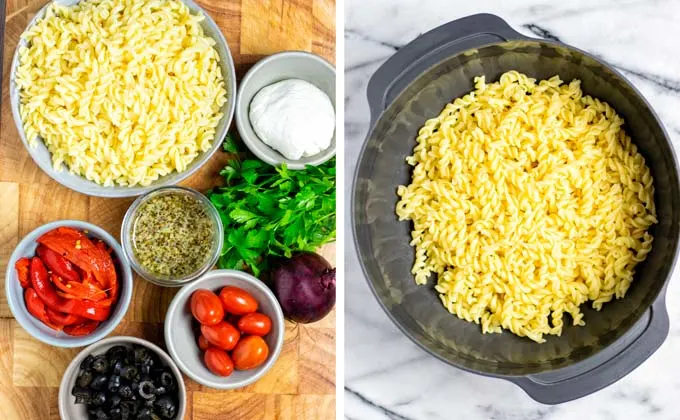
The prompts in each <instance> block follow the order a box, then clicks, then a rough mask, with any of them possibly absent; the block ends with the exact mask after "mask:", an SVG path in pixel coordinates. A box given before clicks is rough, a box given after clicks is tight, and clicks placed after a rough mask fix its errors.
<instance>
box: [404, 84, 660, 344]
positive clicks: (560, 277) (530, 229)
mask: <svg viewBox="0 0 680 420" xmlns="http://www.w3.org/2000/svg"><path fill="white" fill-rule="evenodd" d="M623 124H624V121H623V119H622V118H621V117H620V116H619V115H617V114H616V112H615V111H614V109H612V108H611V107H610V106H609V105H608V104H607V103H605V102H602V101H600V100H598V99H596V98H592V97H590V96H584V95H583V92H582V91H581V88H580V81H579V80H573V81H571V82H570V83H568V84H566V83H563V82H562V81H561V80H560V78H559V77H558V76H554V77H552V78H550V79H548V80H542V81H540V82H537V81H536V80H535V79H532V78H529V77H527V76H526V75H524V74H520V73H518V72H516V71H510V72H507V73H505V74H503V75H502V76H501V78H500V81H499V82H496V83H491V84H487V83H485V80H484V77H477V78H475V90H474V91H473V92H471V93H469V94H467V95H465V96H463V97H462V98H458V99H456V100H454V101H453V103H451V104H448V105H447V106H446V107H445V108H444V110H443V111H442V112H441V114H440V115H439V116H438V117H436V118H433V119H430V120H428V121H427V122H426V123H425V125H424V126H423V127H422V128H421V129H420V131H419V133H418V138H417V145H416V147H415V148H414V150H413V155H412V156H409V157H408V158H407V159H406V160H407V162H408V164H409V165H412V166H413V175H412V180H411V183H410V184H409V185H407V186H399V187H398V191H397V193H398V195H399V197H400V201H399V202H398V203H397V207H396V213H397V215H398V216H399V219H400V220H411V221H413V231H412V241H411V245H412V246H414V247H415V263H414V264H413V270H412V272H413V274H414V276H415V280H416V282H417V283H418V284H425V283H426V282H427V280H428V278H429V276H430V275H431V274H436V275H437V285H436V286H435V289H436V291H437V292H438V293H439V295H440V298H441V301H442V303H443V304H444V306H445V307H446V309H447V310H448V311H449V312H451V313H452V314H455V315H456V316H458V317H459V318H461V319H464V320H466V321H469V322H475V323H478V324H481V328H482V331H483V332H484V333H498V332H501V330H502V329H507V330H510V331H511V332H512V333H514V334H517V335H519V336H526V337H528V338H530V339H532V340H534V341H537V342H544V341H545V338H544V335H546V334H553V335H560V334H561V332H562V327H563V325H564V315H565V314H569V315H570V316H571V319H572V322H573V324H574V325H584V324H585V322H584V320H583V314H582V312H581V311H580V310H579V306H580V305H582V304H584V303H585V302H587V301H592V307H593V308H595V309H597V310H600V309H601V308H602V305H603V304H604V303H606V302H609V301H610V300H612V299H613V298H622V297H624V295H625V294H626V291H627V290H628V287H629V286H630V284H631V282H632V281H633V274H634V272H635V265H636V264H637V263H639V262H641V261H643V260H644V259H645V257H646V255H647V254H648V253H649V252H650V251H651V249H652V236H651V235H650V233H649V232H648V228H649V227H650V226H651V225H652V224H654V223H656V222H657V219H656V211H655V208H654V186H653V180H652V176H651V174H650V171H649V168H648V167H647V166H646V164H645V160H644V158H643V157H642V155H640V153H638V151H637V147H636V146H635V144H633V142H632V141H631V139H630V137H629V136H628V135H627V134H626V133H625V131H624V130H623Z"/></svg>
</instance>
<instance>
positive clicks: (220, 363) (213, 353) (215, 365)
mask: <svg viewBox="0 0 680 420" xmlns="http://www.w3.org/2000/svg"><path fill="white" fill-rule="evenodd" d="M203 360H204V361H205V365H206V366H208V369H210V371H211V372H212V373H214V374H215V375H219V376H229V375H231V373H232V372H233V371H234V362H232V361H231V358H230V357H229V355H228V354H227V352H226V351H224V350H222V349H218V348H217V347H210V348H209V349H208V350H206V351H205V354H204V355H203Z"/></svg>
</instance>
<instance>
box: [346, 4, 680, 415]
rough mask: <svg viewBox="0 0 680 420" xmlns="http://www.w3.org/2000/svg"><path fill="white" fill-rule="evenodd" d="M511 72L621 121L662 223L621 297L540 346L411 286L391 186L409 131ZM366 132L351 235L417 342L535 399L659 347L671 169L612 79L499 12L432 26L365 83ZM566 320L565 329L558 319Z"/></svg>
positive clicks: (403, 171)
mask: <svg viewBox="0 0 680 420" xmlns="http://www.w3.org/2000/svg"><path fill="white" fill-rule="evenodd" d="M509 70H518V71H520V72H522V73H525V74H527V75H529V76H530V77H535V78H537V79H547V78H549V77H551V76H553V75H556V74H558V75H560V77H561V78H562V79H563V80H565V81H567V82H568V81H570V80H572V79H575V78H578V79H580V80H581V81H582V88H583V90H584V92H585V93H587V94H589V95H593V96H594V97H597V98H600V99H603V100H605V101H607V102H608V103H609V104H610V105H612V106H613V107H614V108H615V109H616V110H617V112H618V113H619V114H620V115H622V116H623V118H625V121H626V130H627V132H628V133H629V134H630V135H631V137H632V138H633V141H634V142H635V144H636V145H637V146H638V149H639V151H640V152H641V153H642V154H643V156H644V157H645V159H646V161H647V164H648V166H649V167H650V169H651V171H652V175H653V176H654V186H655V188H656V194H655V202H656V208H657V212H658V219H659V223H658V224H657V225H655V226H654V227H653V228H652V232H651V233H652V234H653V235H654V244H653V249H652V252H651V253H650V254H649V255H648V257H647V260H646V261H645V262H644V263H642V264H640V265H639V266H638V267H637V270H636V277H635V281H634V282H633V284H632V286H631V287H630V289H629V291H628V293H627V295H626V297H625V299H620V300H615V301H613V302H610V303H608V304H606V305H605V306H604V308H603V309H602V311H601V312H597V311H595V310H593V309H591V308H590V306H589V305H583V306H582V307H581V309H582V311H583V312H584V320H585V321H586V325H585V326H584V327H572V326H568V327H565V329H564V331H563V333H562V336H561V337H553V336H550V337H548V338H547V342H546V343H543V344H537V343H535V342H533V341H531V340H529V339H527V338H520V337H517V336H515V335H513V334H511V333H509V332H504V333H503V334H482V333H481V329H480V327H479V325H476V324H473V323H469V322H465V321H463V320H460V319H458V318H457V317H455V316H454V315H451V314H450V313H448V312H447V311H446V309H445V308H444V307H443V305H442V304H441V302H440V300H439V298H438V296H437V293H436V291H435V290H434V287H433V286H434V283H435V282H434V281H430V283H429V284H428V285H427V286H417V285H416V284H415V281H414V279H413V275H411V274H410V270H411V265H412V263H413V259H414V252H413V249H412V248H411V246H409V240H410V230H411V224H410V223H407V222H399V221H398V220H397V217H396V216H395V204H396V202H397V198H398V197H397V194H396V189H397V186H398V185H405V184H408V183H409V182H410V175H411V173H410V169H409V166H408V165H406V163H405V162H404V158H405V157H406V156H408V155H410V154H411V153H412V150H413V147H414V146H415V144H416V142H415V139H416V134H417V131H418V129H419V128H420V127H421V126H422V125H423V124H424V123H425V121H426V120H427V119H428V118H431V117H433V116H435V115H438V114H439V112H440V111H441V110H442V109H443V107H444V106H445V105H446V104H447V103H449V102H450V101H451V100H453V99H454V98H457V97H460V96H462V95H464V94H465V93H467V92H469V91H471V90H473V84H472V79H473V77H474V76H478V75H482V74H483V75H485V76H486V80H487V81H495V80H498V78H499V77H500V75H501V74H503V73H504V72H506V71H509ZM368 101H369V105H370V111H371V131H370V133H369V134H368V137H367V139H366V141H365V143H364V145H363V149H362V151H361V154H360V157H359V163H358V166H357V170H356V173H355V178H354V185H353V195H352V217H353V231H354V240H355V245H356V248H357V252H358V254H359V260H360V261H361V265H362V269H363V271H364V274H365V277H366V279H367V281H368V284H369V285H370V287H371V289H372V290H373V293H374V294H375V296H376V298H377V299H378V302H380V304H381V305H382V307H383V309H384V310H385V311H386V312H387V314H388V315H389V317H390V318H391V319H392V320H393V321H394V323H395V324H396V325H397V326H398V327H399V328H400V329H401V330H402V331H403V332H404V333H405V334H406V335H407V336H408V337H409V338H410V339H411V340H413V341H414V342H415V343H416V344H418V345H419V346H420V347H422V348H423V349H424V350H426V351H427V352H429V353H431V354H432V355H434V356H436V357H437V358H439V359H441V360H443V361H445V362H447V363H449V364H451V365H453V366H456V367H458V368H461V369H464V370H467V371H470V372H475V373H479V374H482V375H487V376H493V377H498V378H502V379H507V380H510V381H511V382H514V383H515V384H517V385H519V386H520V387H522V389H524V390H525V391H526V392H527V393H528V394H529V395H530V396H531V397H532V398H534V399H535V400H537V401H540V402H543V403H548V404H555V403H560V402H564V401H569V400H572V399H575V398H579V397H582V396H584V395H588V394H590V393H592V392H595V391H597V390H599V389H601V388H604V387H606V386H608V385H610V384H612V383H614V382H615V381H617V380H618V379H620V378H622V377H623V376H625V375H626V374H628V373H629V372H631V371H632V370H633V369H635V368H636V367H637V366H639V365H640V364H641V363H642V362H643V361H644V360H645V359H647V358H648V357H649V356H650V355H651V354H652V353H654V351H656V349H658V348H659V346H660V345H661V343H662V342H663V341H664V339H665V338H666V336H667V334H668V313H667V311H666V306H665V291H666V284H667V281H668V279H669V276H670V273H671V272H672V268H673V265H674V263H675V260H676V254H677V248H678V232H679V225H680V223H679V222H680V220H679V219H680V191H679V187H678V165H677V162H676V159H675V154H674V151H673V147H672V146H671V143H670V141H669V139H668V136H667V134H666V132H665V131H664V128H663V126H662V124H661V122H660V121H659V119H658V117H657V116H656V114H655V113H654V111H653V110H652V109H651V107H650V105H649V104H648V103H647V101H646V100H645V99H644V98H643V97H642V95H641V94H640V93H639V92H638V91H637V90H636V89H635V88H634V87H633V86H632V85H631V84H630V82H628V81H627V80H626V79H625V78H624V77H623V76H622V75H621V74H620V73H618V72H617V71H616V70H614V69H613V68H612V67H610V66H609V65H607V64H605V63H603V62H601V61H599V60H598V59H596V58H594V57H593V56H591V55H589V54H587V53H585V52H583V51H580V50H578V49H576V48H573V47H569V46H567V45H564V44H561V43H559V42H553V41H548V40H539V39H532V38H527V37H525V36H523V35H521V34H519V33H517V32H515V31H514V30H513V29H512V28H510V26H508V24H507V23H506V22H505V21H503V20H502V19H500V18H498V17H497V16H493V15H488V14H480V15H474V16H469V17H466V18H463V19H460V20H456V21H454V22H450V23H448V24H446V25H443V26H440V27H439V28H436V29H434V30H432V31H430V32H428V33H426V34H424V35H422V36H421V37H419V38H417V39H416V40H415V41H413V42H411V43H410V44H408V45H407V46H406V47H404V48H402V49H400V50H399V52H397V53H396V54H395V55H394V56H392V57H391V58H390V59H389V60H387V61H386V62H385V63H384V64H383V65H382V66H381V67H380V68H379V69H378V70H377V71H376V73H375V74H374V75H373V77H372V78H371V80H370V82H369V84H368ZM565 324H566V323H565Z"/></svg>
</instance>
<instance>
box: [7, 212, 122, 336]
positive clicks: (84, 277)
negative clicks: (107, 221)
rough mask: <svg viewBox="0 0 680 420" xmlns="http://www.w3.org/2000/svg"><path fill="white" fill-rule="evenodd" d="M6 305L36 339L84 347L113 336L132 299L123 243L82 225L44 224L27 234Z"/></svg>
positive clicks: (10, 274)
mask: <svg viewBox="0 0 680 420" xmlns="http://www.w3.org/2000/svg"><path fill="white" fill-rule="evenodd" d="M5 293H6V295H7V301H8V304H9V307H10V310H11V311H12V314H13V315H14V317H15V318H16V320H17V322H18V323H19V324H20V325H21V326H22V327H23V328H24V329H25V330H26V331H27V332H28V333H29V334H31V335H32V336H33V337H35V338H36V339H38V340H40V341H42V342H44V343H47V344H50V345H53V346H57V347H81V346H86V345H89V344H92V343H94V342H96V341H98V340H100V339H102V338H104V337H105V336H106V335H108V334H109V333H110V332H111V331H113V329H114V328H116V326H117V325H118V324H119V323H120V321H121V320H122V319H123V316H124V315H125V312H126V311H127V308H128V306H129V304H130V300H131V298H132V271H131V269H130V266H129V265H128V264H127V263H126V262H125V259H124V256H123V251H122V249H121V246H120V244H118V242H117V241H116V240H115V239H114V238H113V237H112V236H111V235H110V234H109V233H108V232H106V231H105V230H104V229H102V228H100V227H98V226H96V225H93V224H91V223H87V222H82V221H78V220H62V221H57V222H52V223H48V224H46V225H43V226H41V227H39V228H37V229H35V230H34V231H32V232H31V233H29V234H28V235H26V236H25V237H24V238H23V239H22V240H21V242H20V243H19V245H17V247H16V249H15V250H14V253H13V254H12V256H11V257H10V260H9V263H8V265H7V274H6V277H5Z"/></svg>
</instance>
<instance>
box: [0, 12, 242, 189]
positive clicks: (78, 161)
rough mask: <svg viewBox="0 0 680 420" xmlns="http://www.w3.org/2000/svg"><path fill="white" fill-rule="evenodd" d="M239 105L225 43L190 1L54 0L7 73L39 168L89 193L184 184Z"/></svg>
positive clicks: (35, 20) (27, 33) (27, 142)
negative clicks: (96, 0) (236, 103)
mask: <svg viewBox="0 0 680 420" xmlns="http://www.w3.org/2000/svg"><path fill="white" fill-rule="evenodd" d="M91 23H94V24H91ZM235 98H236V76H235V70H234V63H233V59H232V57H231V53H230V51H229V46H228V45H227V42H226V40H225V38H224V36H223V35H222V32H221V31H220V29H219V27H218V26H217V25H216V24H215V22H214V21H213V20H212V19H211V18H210V16H209V15H208V14H207V13H206V12H205V11H204V10H203V9H201V8H200V7H199V6H198V5H197V4H196V3H194V2H193V1H192V0H181V1H180V0H168V1H166V2H161V3H158V2H153V1H147V0H141V1H139V2H134V3H130V2H127V1H124V0H114V1H112V2H90V1H88V0H84V1H77V0H54V1H52V2H50V3H48V4H47V5H46V6H45V7H43V8H42V9H41V10H40V11H39V12H38V13H37V14H36V16H35V17H34V18H33V19H32V20H31V21H30V23H29V24H28V27H27V29H26V30H25V31H24V33H23V34H22V37H21V40H20V42H19V44H18V46H17V49H16V51H15V54H14V58H13V61H12V67H11V73H10V101H11V107H12V115H13V117H14V121H15V123H16V126H17V130H18V132H19V136H20V138H21V140H22V142H23V143H24V145H25V146H26V149H27V150H28V152H29V154H30V155H31V157H32V158H33V160H34V161H35V163H36V164H37V165H38V166H39V167H40V168H41V169H42V170H43V171H44V172H45V173H47V174H48V175H49V176H50V177H51V178H53V179H54V180H56V181H57V182H59V183H60V184H62V185H64V186H66V187H68V188H71V189H73V190H76V191H78V192H81V193H84V194H87V195H93V196H103V197H129V196H136V195H140V194H143V193H145V192H147V191H149V190H151V189H154V188H157V187H160V186H166V185H174V184H177V183H178V182H180V181H182V180H184V179H185V178H187V177H188V176H189V175H191V174H192V173H194V172H195V171H196V170H197V169H198V168H199V167H200V166H202V165H203V164H204V163H205V162H206V161H207V160H208V159H209V158H210V157H211V156H212V155H213V153H214V152H215V151H217V149H218V148H219V147H220V146H221V144H222V140H223V138H224V136H225V134H226V132H227V129H228V128H229V125H230V124H231V120H232V118H233V114H234V106H235Z"/></svg>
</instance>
